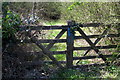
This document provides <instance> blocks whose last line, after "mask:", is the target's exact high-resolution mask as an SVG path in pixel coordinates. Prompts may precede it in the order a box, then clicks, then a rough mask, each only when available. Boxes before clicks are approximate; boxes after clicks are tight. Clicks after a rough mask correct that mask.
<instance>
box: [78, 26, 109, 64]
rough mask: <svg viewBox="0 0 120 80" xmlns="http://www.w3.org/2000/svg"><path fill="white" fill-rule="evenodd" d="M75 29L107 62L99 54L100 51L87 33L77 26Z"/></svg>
mask: <svg viewBox="0 0 120 80" xmlns="http://www.w3.org/2000/svg"><path fill="white" fill-rule="evenodd" d="M77 31H78V32H79V33H80V34H81V35H82V37H83V38H84V39H85V40H86V41H87V42H88V43H89V45H90V46H91V47H92V49H94V51H95V52H96V53H97V54H98V55H99V56H100V57H101V58H102V59H103V61H104V62H105V63H106V64H108V63H107V62H106V61H107V59H106V58H105V57H104V56H103V55H102V54H101V52H100V51H99V50H98V49H97V48H96V47H95V44H94V43H93V42H92V41H91V40H90V39H89V38H88V37H87V35H86V34H85V33H84V32H83V31H82V29H81V28H79V27H78V28H77Z"/></svg>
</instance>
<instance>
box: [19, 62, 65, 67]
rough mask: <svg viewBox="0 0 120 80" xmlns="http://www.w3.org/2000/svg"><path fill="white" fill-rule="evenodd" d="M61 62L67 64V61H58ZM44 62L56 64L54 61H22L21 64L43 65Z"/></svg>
mask: <svg viewBox="0 0 120 80" xmlns="http://www.w3.org/2000/svg"><path fill="white" fill-rule="evenodd" d="M58 62H59V63H61V64H65V63H66V61H58ZM44 63H49V64H54V63H53V62H52V61H27V62H22V63H20V64H21V65H25V66H35V65H36V66H39V65H40V66H42V65H43V64H44Z"/></svg>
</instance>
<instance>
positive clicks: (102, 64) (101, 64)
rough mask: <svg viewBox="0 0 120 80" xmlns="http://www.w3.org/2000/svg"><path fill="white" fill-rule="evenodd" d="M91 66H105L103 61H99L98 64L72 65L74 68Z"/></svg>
mask: <svg viewBox="0 0 120 80" xmlns="http://www.w3.org/2000/svg"><path fill="white" fill-rule="evenodd" d="M93 66H95V67H97V66H99V67H100V66H106V64H105V63H100V64H84V65H82V64H81V65H76V66H73V67H74V68H87V67H93Z"/></svg>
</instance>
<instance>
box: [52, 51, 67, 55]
mask: <svg viewBox="0 0 120 80" xmlns="http://www.w3.org/2000/svg"><path fill="white" fill-rule="evenodd" d="M66 52H67V51H52V54H53V55H54V54H66Z"/></svg>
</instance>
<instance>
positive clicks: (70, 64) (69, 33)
mask: <svg viewBox="0 0 120 80" xmlns="http://www.w3.org/2000/svg"><path fill="white" fill-rule="evenodd" d="M67 24H68V26H69V27H68V29H67V54H66V66H67V68H72V67H73V48H74V46H73V45H74V30H73V29H72V28H71V27H73V26H74V24H75V21H72V20H69V21H67Z"/></svg>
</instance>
